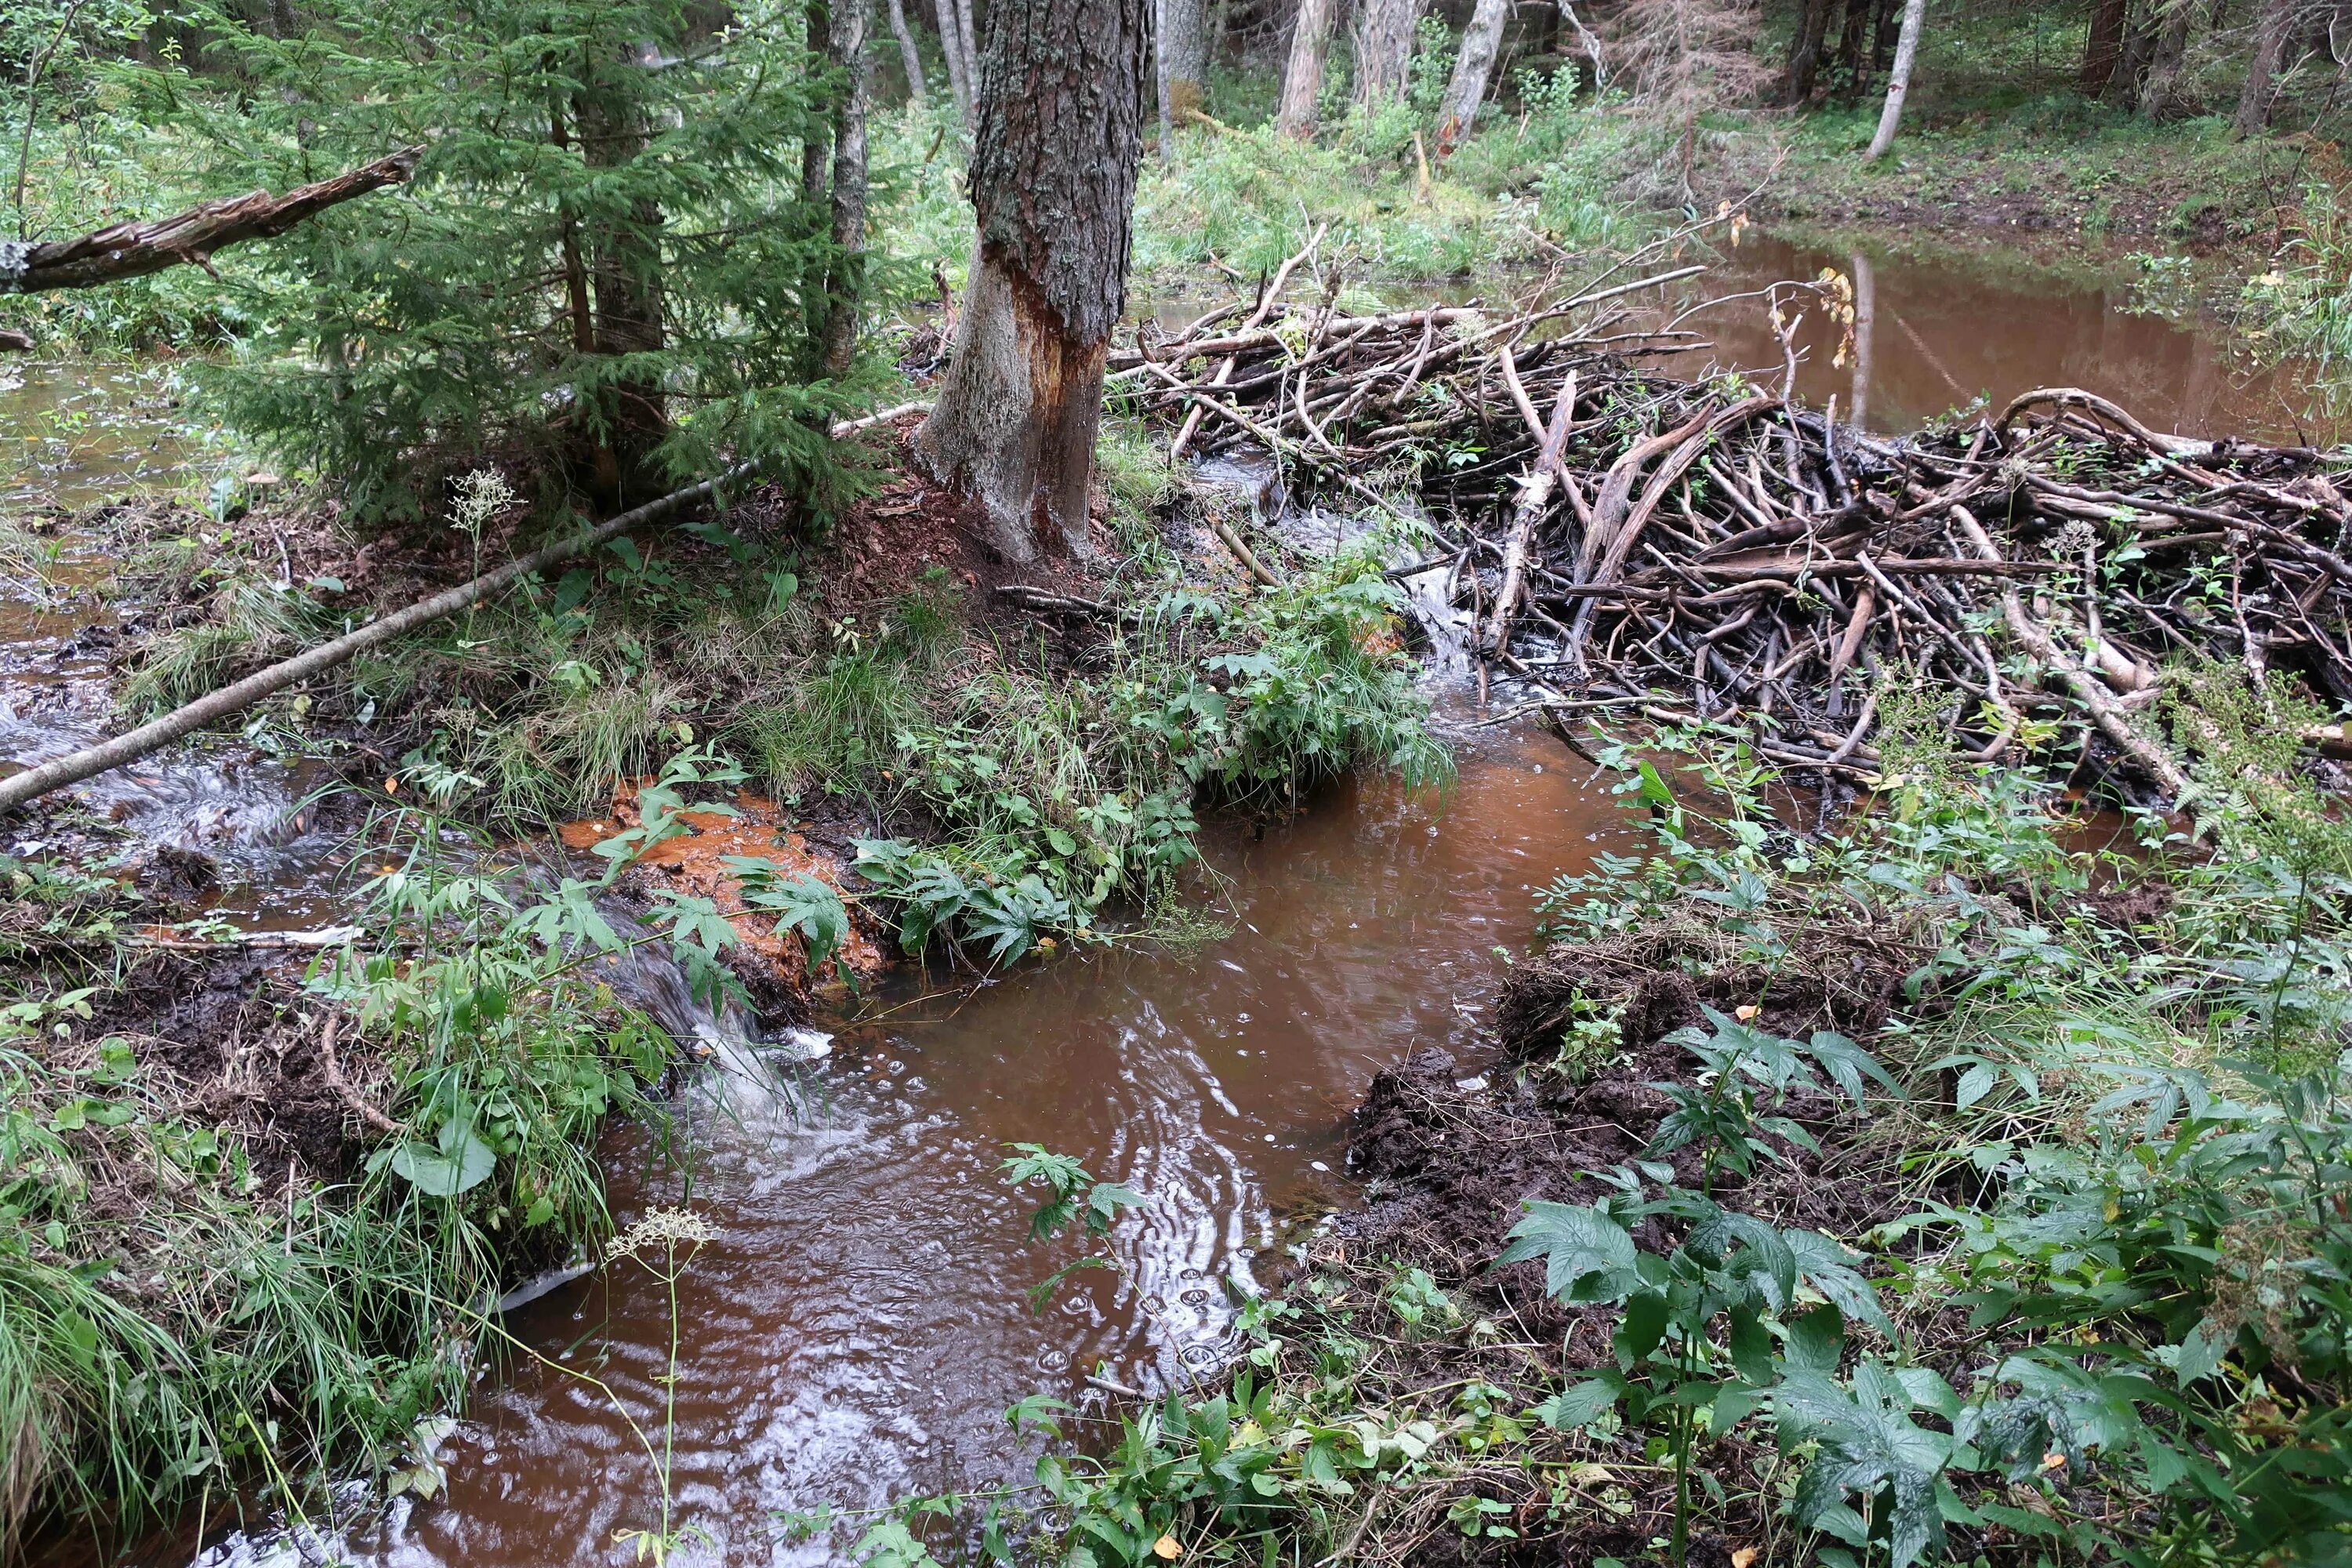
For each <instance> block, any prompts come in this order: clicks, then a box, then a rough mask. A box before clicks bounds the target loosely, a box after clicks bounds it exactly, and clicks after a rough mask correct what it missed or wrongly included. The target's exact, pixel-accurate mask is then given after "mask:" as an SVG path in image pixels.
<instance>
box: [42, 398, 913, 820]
mask: <svg viewBox="0 0 2352 1568" xmlns="http://www.w3.org/2000/svg"><path fill="white" fill-rule="evenodd" d="M929 406H930V405H929V404H925V403H907V404H901V405H898V407H896V408H886V409H884V410H883V411H882V412H880V413H878V414H869V415H866V416H865V417H864V418H862V419H845V420H843V421H841V422H840V423H839V424H836V425H835V426H833V427H832V430H831V432H830V434H831V435H833V436H834V437H835V438H836V439H837V438H839V437H843V436H847V435H851V434H853V433H855V432H856V431H859V430H863V429H866V427H868V426H874V425H880V424H883V423H886V422H887V421H888V420H892V419H896V418H898V416H901V415H905V414H912V413H917V412H919V411H920V410H922V409H925V408H928V407H929ZM758 467H759V465H758V464H756V463H748V462H746V463H738V464H736V465H735V466H734V467H733V468H729V469H728V470H727V471H726V472H724V473H722V474H719V475H717V476H716V477H714V478H711V479H704V480H702V481H701V482H700V483H699V484H692V485H688V486H687V487H686V488H685V489H678V490H672V491H671V492H670V493H669V494H667V495H666V496H662V497H659V498H657V499H656V500H649V501H647V502H646V504H645V505H643V506H640V507H633V508H631V509H630V510H627V511H625V512H622V513H621V514H620V515H619V516H617V517H612V518H607V519H606V520H605V521H603V522H600V523H598V524H597V525H596V526H595V527H593V528H592V529H589V530H588V531H586V532H584V533H575V534H573V535H572V537H571V538H569V539H562V540H558V541H557V542H554V543H553V544H550V545H547V546H545V547H544V548H542V549H539V550H535V551H533V552H530V554H529V555H526V556H523V557H521V558H520V560H516V561H509V562H508V563H506V564H505V565H503V566H501V567H499V568H498V569H497V570H496V571H493V572H486V573H484V574H482V575H480V576H479V577H477V578H475V579H474V580H473V581H471V582H470V583H462V584H458V585H457V587H455V588H451V589H449V590H447V591H446V592H445V593H440V594H436V595H433V597H431V598H429V599H426V600H424V601H422V602H421V603H418V604H415V605H409V606H408V607H407V608H406V609H404V610H396V611H394V613H393V614H391V615H389V616H384V617H383V619H382V620H377V621H370V622H369V623H368V624H367V625H366V626H362V627H360V628H359V629H358V630H357V631H353V632H347V633H345V634H344V635H343V636H341V637H337V638H335V639H334V640H333V641H332V642H327V643H321V644H320V645H319V646H318V647H314V648H311V649H310V650H309V651H308V652H305V653H299V654H297V655H295V656H294V657H293V658H289V659H287V660H284V661H283V662H281V663H278V664H273V665H271V666H270V667H269V668H267V669H263V670H257V671H256V672H255V673H254V674H251V675H248V676H247V677H246V678H245V679H243V680H240V681H236V683H234V684H232V685H228V686H224V687H222V688H221V689H219V690H218V691H215V692H213V693H211V694H210V695H209V696H205V697H199V698H197V699H196V700H194V702H191V703H188V704H187V705H186V706H185V707H182V708H175V709H173V710H172V711H171V712H169V713H166V714H164V715H163V717H162V718H160V719H154V720H151V721H148V722H146V723H144V724H142V725H140V726H139V728H137V729H136V730H133V731H131V732H130V733H128V734H125V735H118V736H116V737H115V738H114V739H113V740H110V741H102V742H99V743H98V744H97V745H95V746H85V747H83V748H82V749H81V750H80V751H79V752H68V753H67V754H66V755H65V756H62V757H58V758H57V759H56V760H54V761H52V762H47V763H41V764H40V765H39V766H38V767H33V768H27V769H26V770H25V771H24V772H23V773H16V774H15V775H13V776H11V777H9V778H5V779H0V812H7V811H13V810H14V809H16V807H17V806H20V805H24V804H25V803H26V801H28V800H32V799H34V798H36V797H37V796H40V795H47V794H48V793H49V792H50V791H52V790H58V789H62V788H64V787H65V786H66V785H68V784H79V783H81V782H82V781H83V780H84V779H89V778H95V777H97V776H98V775H99V774H100V773H110V772H111V771H113V770H114V769H116V768H119V767H121V766H122V765H123V764H124V763H132V762H136V761H138V760H139V759H140V758H141V757H143V756H145V755H147V754H148V753H149V752H154V751H159V750H161V749H162V748H163V747H165V746H168V745H170V744H171V743H172V742H174V741H177V740H179V739H181V738H182V737H183V736H186V735H190V734H193V733H194V732H195V731H198V730H201V729H203V728H204V727H205V725H207V724H210V723H213V722H215V721H218V720H221V719H226V718H227V717H228V716H229V715H230V714H232V713H235V712H237V711H239V710H242V709H246V708H249V707H251V706H252V705H253V704H255V703H256V702H258V701H260V700H262V699H263V698H265V697H268V695H270V694H271V693H272V692H276V691H282V690H284V689H286V688H287V687H289V686H293V685H296V684H298V683H299V682H301V681H304V680H308V679H310V677H312V676H314V675H319V674H321V673H323V672H325V671H327V670H330V669H332V668H335V666H337V665H339V664H341V663H344V662H345V661H346V660H348V659H350V658H352V657H353V656H354V655H357V654H362V653H364V652H366V651H367V650H368V649H369V648H372V647H376V646H378V645H379V644H382V643H387V642H390V641H391V640H392V639H393V638H394V637H399V636H400V635H401V634H402V633H404V632H409V631H414V630H415V629H416V628H417V627H418V626H425V625H426V624H427V623H429V622H433V621H437V620H439V619H440V618H441V617H443V616H449V615H454V614H456V613H457V611H459V610H462V609H464V608H466V607H467V605H473V604H478V603H479V602H480V601H482V600H483V599H486V598H488V597H489V596H490V595H493V594H495V593H498V592H499V590H501V589H503V588H506V587H508V586H509V585H511V584H514V583H515V582H517V581H519V580H520V579H521V578H522V577H524V576H526V575H528V574H531V573H533V572H539V571H543V570H544V569H546V568H547V567H550V566H552V565H554V564H556V563H558V562H562V561H569V560H571V559H572V557H573V556H575V555H581V554H584V553H585V552H588V551H591V550H593V549H595V548H596V547H597V546H598V545H600V544H603V543H604V542H605V541H607V540H611V539H617V538H619V537H620V536H621V535H622V534H624V533H626V532H628V531H630V530H631V529H633V528H638V527H642V526H643V525H644V524H646V523H648V522H651V521H654V520H655V519H656V518H660V517H666V516H667V515H668V514H669V513H671V512H674V511H676V510H678V509H679V508H680V507H685V506H691V505H692V504H694V503H695V502H696V501H698V500H707V499H708V498H709V497H710V496H712V495H714V494H716V493H718V491H719V489H720V488H721V487H723V486H726V485H730V484H732V483H734V482H735V481H736V480H738V479H745V478H747V477H749V476H750V475H751V473H753V472H754V471H755V470H756V469H757V468H758Z"/></svg>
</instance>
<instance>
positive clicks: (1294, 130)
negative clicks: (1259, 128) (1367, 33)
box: [1274, 0, 1339, 138]
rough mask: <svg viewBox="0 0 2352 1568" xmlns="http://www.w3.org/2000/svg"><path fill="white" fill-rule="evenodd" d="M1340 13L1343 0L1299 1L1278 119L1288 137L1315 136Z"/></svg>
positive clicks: (1281, 129)
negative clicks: (1334, 26) (1333, 31)
mask: <svg viewBox="0 0 2352 1568" xmlns="http://www.w3.org/2000/svg"><path fill="white" fill-rule="evenodd" d="M1338 9H1339V0H1298V17H1297V21H1296V22H1295V23H1294V24H1293V25H1292V26H1291V29H1290V61H1289V64H1288V65H1287V66H1286V68H1284V70H1283V73H1282V102H1281V104H1280V106H1279V107H1278V108H1277V109H1276V111H1275V119H1274V122H1275V125H1276V128H1277V129H1278V130H1280V131H1281V132H1283V134H1285V135H1286V136H1297V137H1302V138H1304V137H1310V136H1313V135H1314V134H1315V120H1316V115H1317V112H1318V104H1319V103H1320V102H1321V100H1322V97H1323V67H1324V62H1325V61H1326V60H1327V59H1328V58H1329V56H1330V53H1331V19H1332V16H1333V14H1334V13H1335V12H1336V11H1337V10H1338Z"/></svg>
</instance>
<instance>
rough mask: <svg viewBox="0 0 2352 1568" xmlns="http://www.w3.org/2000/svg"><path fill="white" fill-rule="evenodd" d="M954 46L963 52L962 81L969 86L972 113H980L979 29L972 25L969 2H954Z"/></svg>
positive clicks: (962, 0) (964, 0) (961, 0)
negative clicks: (969, 84)
mask: <svg viewBox="0 0 2352 1568" xmlns="http://www.w3.org/2000/svg"><path fill="white" fill-rule="evenodd" d="M955 11H956V44H957V46H958V47H960V48H961V49H962V50H963V79H964V80H965V81H967V82H969V83H971V102H972V113H973V115H974V116H975V117H977V116H978V114H979V112H980V29H979V28H978V27H977V26H973V24H972V10H971V0H955Z"/></svg>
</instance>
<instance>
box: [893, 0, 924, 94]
mask: <svg viewBox="0 0 2352 1568" xmlns="http://www.w3.org/2000/svg"><path fill="white" fill-rule="evenodd" d="M890 36H891V37H894V38H896V39H898V64H899V65H900V67H901V68H904V69H905V71H906V73H907V100H908V102H909V103H912V104H914V105H916V106H917V107H918V108H919V107H920V106H921V105H922V103H923V101H924V100H926V99H928V98H929V97H930V91H929V87H928V85H927V84H926V83H925V82H924V80H923V51H922V50H920V49H919V48H917V47H915V34H914V29H912V28H911V27H909V26H907V6H906V3H905V0H890Z"/></svg>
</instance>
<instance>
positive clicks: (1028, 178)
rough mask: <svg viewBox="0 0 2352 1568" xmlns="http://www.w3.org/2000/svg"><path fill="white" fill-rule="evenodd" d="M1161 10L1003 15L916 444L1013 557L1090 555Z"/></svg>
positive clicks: (1113, 3) (1128, 2)
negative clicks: (1058, 551)
mask: <svg viewBox="0 0 2352 1568" xmlns="http://www.w3.org/2000/svg"><path fill="white" fill-rule="evenodd" d="M1149 4H1150V0H993V4H992V5H990V6H989V13H988V48H987V51H986V54H985V56H984V58H983V59H982V79H981V91H980V101H979V105H978V108H979V129H978V132H977V133H976V134H975V136H974V138H973V145H972V155H971V199H972V206H973V208H974V210H975V213H976V215H977V216H978V218H979V236H978V244H977V245H976V246H975V247H973V260H972V270H971V288H970V289H969V290H968V291H967V293H966V295H965V298H964V308H963V314H962V320H961V321H960V322H959V323H958V324H957V328H956V342H955V357H954V359H953V361H952V362H951V363H950V365H949V367H948V372H947V374H946V375H945V377H943V378H942V380H941V383H940V399H939V405H938V406H937V407H936V408H935V409H934V410H933V411H932V413H931V416H930V417H929V419H927V420H925V421H924V422H923V426H922V428H921V429H920V430H919V432H918V433H917V435H916V445H917V449H918V450H919V452H920V453H921V454H922V457H923V458H924V461H925V462H926V463H927V464H928V466H929V468H930V470H931V472H932V474H933V475H934V476H936V477H937V478H938V479H940V481H941V482H942V483H945V484H949V485H952V486H954V487H956V488H957V489H962V490H965V491H967V492H969V493H971V495H973V496H974V497H975V498H976V499H978V500H980V501H981V502H982V505H984V506H985V507H986V509H987V511H988V520H989V531H990V535H991V539H992V542H993V543H994V545H995V546H996V549H997V550H998V551H999V552H1000V553H1002V554H1003V556H1005V558H1006V559H1008V560H1011V561H1015V562H1028V561H1033V560H1034V559H1035V558H1036V557H1037V555H1038V554H1039V553H1040V552H1041V551H1042V550H1043V549H1046V548H1051V547H1052V545H1053V543H1054V542H1055V540H1056V539H1057V538H1058V540H1059V541H1061V542H1063V543H1066V545H1067V547H1068V549H1069V550H1070V552H1072V553H1073V554H1076V555H1083V554H1085V553H1087V551H1088V548H1089V546H1088V542H1087V491H1088V488H1089V481H1090V480H1091V479H1092V478H1093V474H1094V447H1095V433H1096V428H1097V423H1098V422H1099V420H1100V417H1101V413H1102V381H1103V358H1104V354H1105V352H1106V350H1107V349H1108V346H1109V342H1110V332H1111V328H1112V327H1113V326H1114V325H1116V324H1117V322H1118V318H1119V314H1120V312H1121V311H1122V310H1124V309H1125V308H1126V304H1127V263H1128V251H1129V241H1130V239H1131V233H1132V226H1133V221H1134V207H1135V176H1136V164H1137V162H1138V160H1139V158H1140V156H1141V154H1142V149H1143V123H1142V120H1143V104H1144V98H1143V69H1144V50H1145V47H1146V45H1147V42H1148V38H1149V35H1150V11H1149V10H1148V9H1147V6H1148V5H1149Z"/></svg>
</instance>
